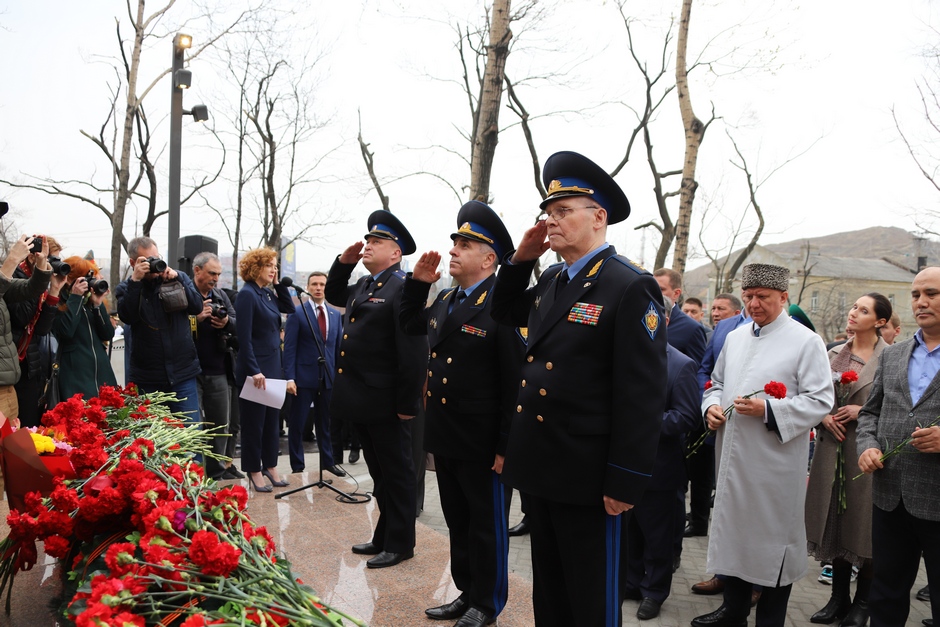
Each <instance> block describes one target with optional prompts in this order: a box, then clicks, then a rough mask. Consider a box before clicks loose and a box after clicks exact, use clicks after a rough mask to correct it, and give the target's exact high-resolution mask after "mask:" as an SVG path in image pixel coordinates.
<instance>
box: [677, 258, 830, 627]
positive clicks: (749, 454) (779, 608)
mask: <svg viewBox="0 0 940 627" xmlns="http://www.w3.org/2000/svg"><path fill="white" fill-rule="evenodd" d="M789 280H790V271H789V270H787V269H786V268H784V267H781V266H775V265H770V264H749V265H747V266H744V269H743V272H742V279H741V288H742V293H743V296H744V303H745V306H746V307H747V313H748V315H749V316H750V317H751V319H752V322H751V323H750V324H745V325H743V326H741V327H739V328H737V329H735V330H734V331H732V332H731V333H730V334H728V338H727V340H726V341H725V345H724V348H723V350H722V351H721V354H720V355H719V357H718V362H717V363H716V365H715V369H714V371H713V372H712V378H711V380H712V386H711V387H710V388H709V389H708V390H706V391H705V396H704V398H703V400H702V412H703V414H704V415H705V418H706V420H707V422H708V427H709V428H710V429H713V430H715V431H717V438H716V442H715V455H716V457H717V458H718V459H719V462H718V481H717V488H716V494H715V508H714V513H713V517H712V525H711V529H710V535H709V542H708V561H707V570H708V572H711V573H715V574H720V575H725V576H726V579H725V589H724V602H723V603H722V605H721V607H719V608H718V609H717V610H715V611H714V612H710V613H708V614H704V615H702V616H698V617H696V618H694V619H693V620H692V626H693V627H739V626H741V627H743V626H744V625H746V624H747V617H748V615H749V614H750V611H751V589H752V586H753V584H759V585H761V586H763V587H764V589H763V593H762V594H761V597H760V601H759V602H758V604H757V622H756V624H757V625H760V626H761V627H778V626H779V627H782V626H783V625H784V623H785V621H786V613H787V603H788V601H789V598H790V590H791V588H792V584H793V582H794V581H797V580H798V579H799V578H800V577H802V576H803V575H804V574H805V573H806V566H807V564H806V528H805V526H804V522H803V504H804V501H805V497H806V470H805V469H806V459H807V457H808V456H809V432H810V430H811V429H812V428H813V427H815V426H816V425H817V424H818V423H819V422H820V420H822V418H823V416H825V415H826V414H827V413H828V412H829V410H830V409H831V408H832V405H833V403H834V402H835V396H834V394H833V391H832V377H831V375H830V370H829V360H828V359H827V357H826V350H825V346H824V345H823V342H822V339H821V338H820V337H819V336H818V335H816V334H815V333H813V332H812V331H810V330H809V329H807V328H806V327H804V326H803V325H801V324H800V323H798V322H796V321H795V320H793V319H791V318H790V316H789V315H787V310H786V305H787V288H788V284H789ZM768 381H769V383H768ZM783 388H785V391H784V389H783ZM755 390H758V392H755ZM780 396H783V398H779V397H780Z"/></svg>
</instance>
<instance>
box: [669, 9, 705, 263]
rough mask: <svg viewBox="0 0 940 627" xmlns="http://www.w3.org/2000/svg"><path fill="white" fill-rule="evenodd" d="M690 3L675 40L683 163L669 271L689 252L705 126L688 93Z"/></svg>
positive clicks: (684, 11)
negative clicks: (697, 169)
mask: <svg viewBox="0 0 940 627" xmlns="http://www.w3.org/2000/svg"><path fill="white" fill-rule="evenodd" d="M691 12H692V0H682V15H681V17H680V19H679V33H678V39H677V41H676V90H677V92H678V96H679V111H680V112H681V114H682V125H683V126H684V127H685V162H684V163H683V164H682V183H681V184H680V187H679V219H678V220H677V221H676V248H675V251H674V252H673V256H672V268H673V270H676V271H678V272H685V262H686V259H687V258H688V253H689V231H690V225H691V223H692V203H693V201H694V200H695V190H696V188H697V187H698V183H696V182H695V164H696V162H697V161H698V150H699V146H701V144H702V138H703V137H704V136H705V129H706V128H707V125H705V124H703V123H702V121H701V120H699V119H698V118H697V117H696V116H695V112H694V111H693V110H692V97H691V95H690V94H689V72H688V67H687V65H686V54H687V53H686V50H687V48H688V43H689V19H690V14H691Z"/></svg>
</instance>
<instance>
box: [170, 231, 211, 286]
mask: <svg viewBox="0 0 940 627" xmlns="http://www.w3.org/2000/svg"><path fill="white" fill-rule="evenodd" d="M176 249H177V250H178V251H179V255H180V258H179V259H177V265H176V269H177V271H178V272H185V273H186V274H188V275H189V278H192V277H193V259H195V258H196V255H198V254H199V253H212V254H214V255H218V254H219V242H218V240H214V239H212V238H211V237H206V236H205V235H187V236H186V237H181V238H180V240H179V244H178V245H177V247H176Z"/></svg>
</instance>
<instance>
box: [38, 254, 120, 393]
mask: <svg viewBox="0 0 940 627" xmlns="http://www.w3.org/2000/svg"><path fill="white" fill-rule="evenodd" d="M65 263H67V264H69V266H71V268H72V270H71V272H69V276H68V280H67V282H66V285H65V288H64V290H63V291H64V293H66V294H68V297H67V299H65V300H60V302H59V311H58V312H57V313H56V317H55V321H54V322H53V323H52V333H53V334H54V335H55V337H56V339H57V340H58V341H59V393H60V394H61V395H62V398H64V399H65V398H69V397H71V396H73V395H74V394H78V393H81V394H83V395H84V397H85V398H86V399H87V398H94V397H95V396H98V390H99V389H100V388H101V386H102V385H104V384H108V385H111V386H114V385H117V379H116V378H115V376H114V371H113V370H112V369H111V360H110V358H109V357H108V351H107V350H105V344H106V343H107V342H110V341H111V339H112V338H113V337H114V325H113V324H111V317H110V316H109V315H108V308H107V306H105V297H106V296H107V294H108V290H107V283H104V289H103V290H101V289H97V290H95V289H89V279H88V277H89V275H91V276H92V277H97V275H98V266H97V265H95V263H94V262H93V261H89V260H87V259H82V258H81V257H77V256H76V257H69V258H68V259H66V260H65Z"/></svg>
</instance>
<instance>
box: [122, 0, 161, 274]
mask: <svg viewBox="0 0 940 627" xmlns="http://www.w3.org/2000/svg"><path fill="white" fill-rule="evenodd" d="M171 4H172V3H171ZM145 5H146V0H137V18H136V19H135V20H134V49H133V52H131V59H130V71H129V72H128V73H127V105H126V107H125V109H124V128H123V131H122V135H121V160H120V165H119V166H118V171H117V179H118V184H117V190H116V193H115V198H114V212H113V213H112V215H111V285H117V284H118V283H120V281H121V244H122V242H123V239H124V213H125V210H126V209H127V200H128V185H129V183H130V171H131V143H132V142H133V140H134V120H135V117H136V114H137V106H138V101H137V75H138V73H139V70H140V51H141V48H142V47H143V43H144V35H146V24H145V18H144V9H145ZM128 8H130V7H128Z"/></svg>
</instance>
